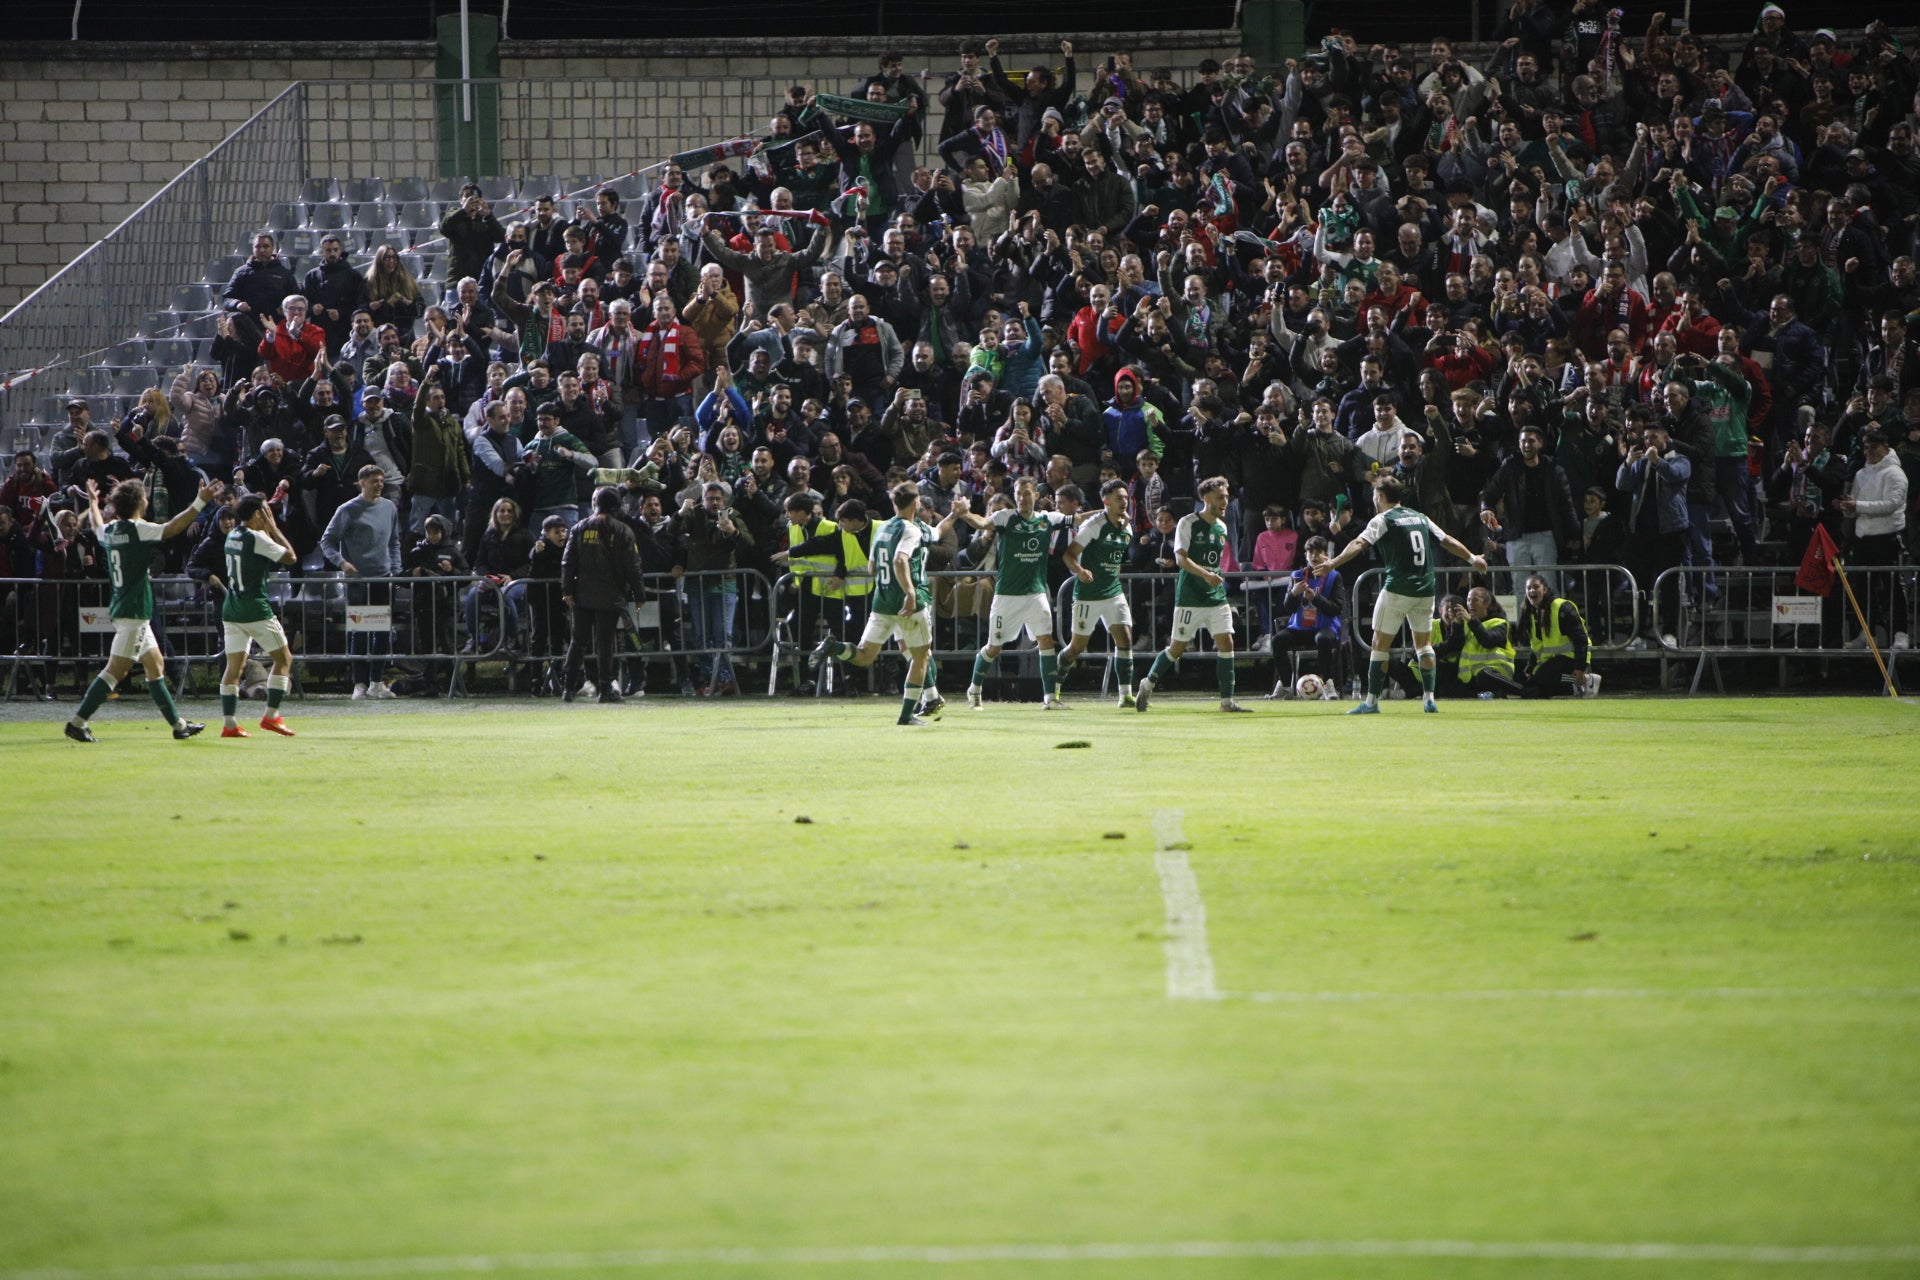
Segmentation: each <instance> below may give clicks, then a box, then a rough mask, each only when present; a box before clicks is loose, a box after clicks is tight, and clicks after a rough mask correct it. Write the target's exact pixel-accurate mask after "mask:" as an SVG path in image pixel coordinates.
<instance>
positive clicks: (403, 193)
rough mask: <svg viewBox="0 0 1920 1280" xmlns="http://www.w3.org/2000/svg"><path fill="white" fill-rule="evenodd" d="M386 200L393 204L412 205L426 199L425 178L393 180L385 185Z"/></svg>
mask: <svg viewBox="0 0 1920 1280" xmlns="http://www.w3.org/2000/svg"><path fill="white" fill-rule="evenodd" d="M387 199H389V200H391V201H393V202H394V203H395V204H413V203H415V202H417V201H421V200H425V199H428V195H427V180H426V179H425V178H394V179H393V180H391V181H390V182H388V183H387Z"/></svg>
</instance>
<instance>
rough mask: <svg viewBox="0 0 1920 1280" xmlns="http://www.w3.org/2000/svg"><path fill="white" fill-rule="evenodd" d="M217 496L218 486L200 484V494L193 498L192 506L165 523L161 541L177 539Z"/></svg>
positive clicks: (218, 492)
mask: <svg viewBox="0 0 1920 1280" xmlns="http://www.w3.org/2000/svg"><path fill="white" fill-rule="evenodd" d="M219 496H220V487H219V486H218V485H213V484H206V483H202V484H201V486H200V493H199V495H198V496H197V497H195V498H194V500H193V505H192V506H190V507H188V508H187V509H186V510H185V511H182V512H181V513H180V514H179V515H177V516H175V517H174V518H173V519H171V520H169V521H167V523H166V525H165V527H164V528H162V529H161V530H160V537H161V540H162V541H165V540H166V539H168V538H177V537H179V536H180V535H181V534H183V533H185V532H186V531H187V530H188V529H189V528H191V527H192V526H193V522H194V521H195V520H198V519H199V518H200V513H201V512H202V511H205V510H206V509H207V505H208V504H209V503H211V502H212V501H213V500H214V499H215V498H217V497H219Z"/></svg>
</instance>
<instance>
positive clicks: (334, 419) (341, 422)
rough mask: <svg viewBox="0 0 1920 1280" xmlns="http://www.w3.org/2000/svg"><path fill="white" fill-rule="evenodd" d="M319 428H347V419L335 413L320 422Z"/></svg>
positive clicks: (342, 429)
mask: <svg viewBox="0 0 1920 1280" xmlns="http://www.w3.org/2000/svg"><path fill="white" fill-rule="evenodd" d="M320 429H321V430H322V431H345V430H346V429H347V420H346V419H345V418H343V417H341V416H340V415H339V414H337V413H336V414H334V415H332V416H331V417H329V418H328V419H327V420H326V421H325V422H323V423H321V424H320Z"/></svg>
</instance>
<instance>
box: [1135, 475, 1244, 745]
mask: <svg viewBox="0 0 1920 1280" xmlns="http://www.w3.org/2000/svg"><path fill="white" fill-rule="evenodd" d="M1231 496H1232V493H1231V490H1230V489H1229V487H1228V484H1227V481H1226V478H1225V477H1223V476H1215V477H1213V479H1211V480H1203V481H1201V482H1200V509H1199V510H1198V511H1196V512H1194V513H1193V514H1192V515H1188V516H1182V517H1181V518H1180V523H1179V524H1177V525H1175V526H1174V531H1173V559H1174V563H1175V564H1177V565H1179V566H1180V580H1179V582H1178V583H1177V584H1176V585H1175V587H1174V592H1173V643H1171V644H1169V645H1168V646H1167V647H1166V648H1165V649H1162V650H1161V651H1160V652H1159V653H1157V654H1155V655H1154V658H1153V666H1151V667H1150V668H1148V669H1147V674H1146V677H1145V678H1144V679H1143V680H1141V681H1140V687H1139V688H1138V689H1135V690H1134V692H1133V705H1134V709H1135V710H1138V711H1145V710H1146V709H1147V702H1148V700H1149V699H1150V698H1151V697H1152V696H1153V688H1154V686H1155V685H1157V684H1159V683H1160V681H1161V679H1162V678H1164V677H1165V676H1166V674H1167V672H1169V671H1171V670H1173V667H1174V664H1175V663H1177V662H1179V661H1180V655H1182V654H1184V653H1185V652H1186V651H1187V646H1188V645H1189V644H1191V643H1193V641H1194V640H1196V639H1198V638H1199V636H1200V633H1201V632H1202V631H1205V632H1207V633H1209V634H1210V635H1212V636H1213V648H1214V652H1215V654H1216V655H1217V656H1216V658H1215V663H1214V665H1215V669H1216V670H1218V672H1219V673H1220V709H1221V710H1222V711H1245V710H1246V709H1247V708H1245V707H1243V706H1241V705H1240V704H1239V703H1237V702H1235V701H1234V700H1233V676H1234V669H1233V611H1232V610H1231V609H1229V608H1228V607H1227V579H1226V576H1225V575H1224V574H1222V573H1221V572H1220V560H1221V557H1222V556H1223V555H1224V554H1225V552H1226V549H1227V500H1228V499H1229V498H1230V497H1231Z"/></svg>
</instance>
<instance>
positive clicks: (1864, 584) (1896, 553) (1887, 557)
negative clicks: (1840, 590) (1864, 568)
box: [1852, 533, 1907, 639]
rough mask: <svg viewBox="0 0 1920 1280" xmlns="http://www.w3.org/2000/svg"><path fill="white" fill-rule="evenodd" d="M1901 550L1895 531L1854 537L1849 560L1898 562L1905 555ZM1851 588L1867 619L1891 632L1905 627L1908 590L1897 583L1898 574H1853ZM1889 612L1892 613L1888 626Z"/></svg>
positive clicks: (1880, 563) (1882, 562) (1869, 562)
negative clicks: (1857, 597)
mask: <svg viewBox="0 0 1920 1280" xmlns="http://www.w3.org/2000/svg"><path fill="white" fill-rule="evenodd" d="M1900 552H1901V547H1900V535H1899V534H1897V533H1882V534H1876V535H1873V536H1870V537H1865V538H1861V537H1856V538H1854V540H1853V557H1852V559H1853V563H1855V564H1862V565H1888V564H1899V563H1901V561H1902V560H1903V559H1904V558H1905V557H1903V556H1902V555H1901V554H1900ZM1853 590H1854V594H1855V595H1857V596H1859V597H1860V608H1861V609H1862V610H1863V611H1864V612H1865V613H1866V615H1867V621H1868V622H1870V623H1872V624H1873V625H1874V626H1876V627H1886V628H1887V630H1888V631H1890V632H1892V631H1905V630H1906V629H1907V591H1906V588H1905V587H1904V586H1902V585H1901V583H1900V575H1899V574H1897V573H1861V574H1855V575H1854V583H1853ZM1889 613H1891V616H1892V625H1890V626H1889V625H1888V616H1889ZM1889 639H1891V637H1889Z"/></svg>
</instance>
